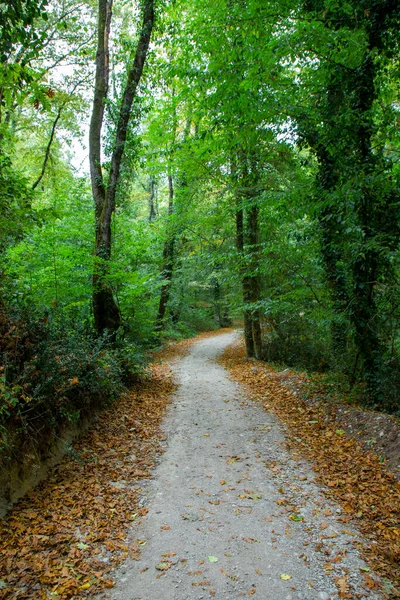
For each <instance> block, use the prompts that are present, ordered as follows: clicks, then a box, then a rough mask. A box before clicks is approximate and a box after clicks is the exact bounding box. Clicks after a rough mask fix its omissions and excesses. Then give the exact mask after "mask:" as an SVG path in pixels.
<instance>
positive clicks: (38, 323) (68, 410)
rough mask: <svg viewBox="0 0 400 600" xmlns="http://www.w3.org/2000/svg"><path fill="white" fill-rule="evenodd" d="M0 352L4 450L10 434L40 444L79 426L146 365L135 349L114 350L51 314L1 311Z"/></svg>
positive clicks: (119, 347)
mask: <svg viewBox="0 0 400 600" xmlns="http://www.w3.org/2000/svg"><path fill="white" fill-rule="evenodd" d="M0 351H1V356H2V359H3V360H2V364H1V366H0V369H1V379H0V428H1V434H2V449H3V450H5V449H7V447H8V441H7V433H8V431H9V430H10V429H12V430H13V431H14V432H15V429H16V428H17V430H18V431H19V433H20V434H21V435H26V436H28V437H32V438H35V437H36V436H37V435H39V434H40V432H41V431H43V430H47V429H54V428H56V429H57V428H58V427H61V426H62V425H64V424H66V423H68V422H69V423H78V422H79V421H80V419H81V418H82V417H85V416H88V415H89V414H90V411H91V410H94V409H96V408H99V407H101V406H103V405H104V404H106V403H107V402H110V401H112V400H113V399H114V398H115V397H116V396H117V395H118V394H120V393H121V391H122V390H123V389H124V385H125V384H126V383H127V381H128V380H129V378H130V377H131V376H132V375H133V374H135V373H138V371H139V370H140V369H141V368H142V365H143V355H142V353H141V352H140V350H139V349H138V348H137V347H136V346H134V345H130V344H129V343H127V342H124V341H121V342H119V343H117V344H116V345H111V344H110V343H109V340H108V339H107V337H103V338H96V337H95V336H94V335H93V334H92V332H91V329H90V327H89V326H88V325H87V326H85V325H79V324H77V323H71V322H68V321H62V320H61V319H60V318H59V317H58V316H57V318H56V317H55V315H52V314H48V315H47V316H45V317H41V318H37V317H36V318H32V316H29V315H25V316H19V318H11V317H7V316H6V313H5V312H4V311H2V312H1V314H0ZM9 450H11V449H10V448H9Z"/></svg>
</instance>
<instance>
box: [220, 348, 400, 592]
mask: <svg viewBox="0 0 400 600" xmlns="http://www.w3.org/2000/svg"><path fill="white" fill-rule="evenodd" d="M219 360H220V362H221V363H222V364H223V366H225V367H226V368H227V369H228V370H229V372H230V373H231V376H232V377H233V378H234V379H235V380H236V381H238V382H239V383H241V384H243V385H244V386H245V388H246V389H247V390H248V391H249V392H250V397H251V398H252V399H253V400H256V401H258V402H261V403H262V404H263V406H264V408H265V409H266V410H268V411H271V412H273V413H275V414H276V415H277V416H278V417H279V419H280V420H281V421H283V423H284V424H285V425H286V428H287V433H288V440H287V445H288V447H289V449H291V450H292V451H293V452H297V453H300V454H301V455H302V456H304V457H305V458H307V459H308V460H310V462H311V463H312V466H313V468H314V470H315V471H316V472H317V473H318V481H319V482H320V483H322V484H324V485H325V486H326V487H325V489H324V494H325V495H326V496H327V497H328V498H332V499H333V500H334V501H336V502H339V503H340V504H341V506H342V509H343V512H344V516H343V517H341V519H339V520H341V521H342V522H343V523H344V524H345V523H346V522H349V521H350V520H351V519H353V520H355V522H356V524H357V527H358V528H359V529H360V530H361V531H362V532H363V534H364V535H365V537H366V539H367V541H368V543H367V545H366V546H364V547H359V550H361V551H362V552H363V554H364V556H365V558H366V559H367V561H368V562H369V564H370V565H371V567H372V568H373V569H374V570H375V571H376V572H377V573H378V574H379V575H381V576H382V577H383V579H384V580H385V581H384V583H385V585H384V589H382V590H381V591H382V593H383V594H384V596H383V597H388V598H400V521H399V515H400V484H399V482H398V481H396V478H395V477H394V475H393V474H392V473H390V472H388V471H387V470H386V469H385V468H384V465H383V464H382V463H381V462H380V459H379V457H378V456H377V455H376V454H374V453H373V452H366V451H365V450H364V449H363V448H362V446H361V444H360V443H358V442H357V441H356V440H355V439H353V438H351V437H348V436H347V435H346V432H345V431H344V430H343V429H338V427H337V425H336V424H335V422H334V421H333V420H331V419H330V417H329V414H327V413H326V411H325V410H324V406H323V405H318V404H317V403H315V404H313V405H312V406H310V405H309V404H308V403H306V402H305V401H304V400H302V399H301V398H299V397H298V396H297V395H295V394H293V391H292V390H291V389H290V388H289V387H288V386H287V385H285V382H284V380H283V378H281V377H280V376H279V375H280V374H278V373H276V372H274V371H273V370H272V369H271V368H270V367H269V366H268V365H266V364H265V363H263V362H261V361H255V360H252V361H248V360H247V359H246V356H245V349H244V344H243V343H241V342H239V343H238V342H235V343H234V344H233V345H231V346H230V347H229V348H227V349H226V350H225V352H224V354H223V356H222V357H221V358H220V359H219ZM285 376H287V377H289V376H290V377H298V376H297V375H295V374H294V373H292V372H290V371H289V370H287V371H285ZM344 526H345V525H344ZM364 578H365V582H366V585H367V587H369V588H370V589H376V587H377V585H378V584H377V582H376V581H375V580H374V579H373V578H372V577H370V576H369V575H368V573H365V574H364ZM336 584H337V587H338V591H339V596H340V597H343V598H346V597H352V596H349V595H348V588H347V582H346V580H345V579H344V578H342V579H338V580H337V581H336Z"/></svg>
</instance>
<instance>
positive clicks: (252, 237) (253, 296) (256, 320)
mask: <svg viewBox="0 0 400 600" xmlns="http://www.w3.org/2000/svg"><path fill="white" fill-rule="evenodd" d="M259 238H260V232H259V222H258V206H257V205H256V204H255V203H254V202H253V205H252V206H251V207H250V209H249V215H248V240H249V252H250V255H251V259H250V262H251V264H250V269H251V274H250V275H249V276H248V286H249V291H248V294H249V300H250V302H251V304H252V306H253V308H252V309H251V331H252V337H253V348H254V356H255V358H257V359H261V357H262V335H261V319H260V309H259V306H258V304H259V302H260V294H261V282H260V276H259V274H258V265H259V260H260V256H259V244H260V240H259Z"/></svg>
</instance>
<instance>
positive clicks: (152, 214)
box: [149, 177, 157, 223]
mask: <svg viewBox="0 0 400 600" xmlns="http://www.w3.org/2000/svg"><path fill="white" fill-rule="evenodd" d="M155 197H156V182H155V181H154V179H153V178H152V177H150V178H149V221H150V223H151V222H152V221H154V220H155V218H156V216H157V211H156V204H155Z"/></svg>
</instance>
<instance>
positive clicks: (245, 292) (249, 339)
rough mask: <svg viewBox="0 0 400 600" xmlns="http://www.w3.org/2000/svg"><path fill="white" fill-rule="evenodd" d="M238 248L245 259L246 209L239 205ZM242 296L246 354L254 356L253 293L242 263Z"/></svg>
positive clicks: (237, 221)
mask: <svg viewBox="0 0 400 600" xmlns="http://www.w3.org/2000/svg"><path fill="white" fill-rule="evenodd" d="M236 248H237V251H238V253H239V255H240V260H241V261H243V254H244V211H243V208H242V207H241V206H240V205H239V206H237V208H236ZM241 270H242V296H243V303H244V305H245V309H244V315H243V316H244V339H245V343H246V355H247V358H254V356H255V353H254V340H253V322H252V315H251V310H250V309H249V304H250V302H251V293H250V288H251V286H250V282H249V278H248V277H247V275H246V273H245V270H246V269H245V267H244V265H243V264H242V266H241Z"/></svg>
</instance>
